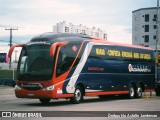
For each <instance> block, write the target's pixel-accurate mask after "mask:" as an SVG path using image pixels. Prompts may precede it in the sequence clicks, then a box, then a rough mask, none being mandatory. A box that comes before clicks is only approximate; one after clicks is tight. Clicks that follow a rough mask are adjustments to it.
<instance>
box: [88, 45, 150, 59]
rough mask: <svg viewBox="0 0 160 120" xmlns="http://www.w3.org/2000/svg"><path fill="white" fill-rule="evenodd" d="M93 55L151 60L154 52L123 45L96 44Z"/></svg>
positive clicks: (108, 57) (102, 57)
mask: <svg viewBox="0 0 160 120" xmlns="http://www.w3.org/2000/svg"><path fill="white" fill-rule="evenodd" d="M92 50H93V51H94V52H91V54H92V55H91V56H96V57H99V58H101V59H120V60H140V61H144V60H145V61H151V59H152V52H151V51H149V50H143V49H137V48H127V47H121V46H115V47H114V46H98V45H97V46H94V47H93V49H92Z"/></svg>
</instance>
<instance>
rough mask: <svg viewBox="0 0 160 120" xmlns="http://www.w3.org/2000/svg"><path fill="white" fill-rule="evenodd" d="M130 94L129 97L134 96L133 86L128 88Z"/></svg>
mask: <svg viewBox="0 0 160 120" xmlns="http://www.w3.org/2000/svg"><path fill="white" fill-rule="evenodd" d="M130 96H131V97H133V96H134V88H133V87H131V88H130Z"/></svg>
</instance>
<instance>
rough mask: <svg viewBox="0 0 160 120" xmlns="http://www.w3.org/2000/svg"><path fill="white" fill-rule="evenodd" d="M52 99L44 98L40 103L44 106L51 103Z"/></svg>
mask: <svg viewBox="0 0 160 120" xmlns="http://www.w3.org/2000/svg"><path fill="white" fill-rule="evenodd" d="M50 100H51V99H44V98H40V99H39V101H40V102H41V103H42V104H48V103H49V102H50Z"/></svg>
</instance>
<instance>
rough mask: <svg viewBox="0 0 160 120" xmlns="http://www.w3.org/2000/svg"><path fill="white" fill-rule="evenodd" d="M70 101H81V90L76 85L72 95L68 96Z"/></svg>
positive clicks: (75, 102)
mask: <svg viewBox="0 0 160 120" xmlns="http://www.w3.org/2000/svg"><path fill="white" fill-rule="evenodd" d="M70 101H71V103H73V104H79V103H80V102H82V101H83V92H82V89H81V87H80V86H77V87H76V89H75V91H74V97H72V98H70Z"/></svg>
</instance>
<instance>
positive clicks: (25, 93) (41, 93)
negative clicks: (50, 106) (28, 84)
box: [15, 85, 54, 98]
mask: <svg viewBox="0 0 160 120" xmlns="http://www.w3.org/2000/svg"><path fill="white" fill-rule="evenodd" d="M15 95H16V97H17V98H54V86H53V85H52V86H49V87H46V88H44V89H40V90H26V89H23V88H21V87H19V86H17V85H16V86H15Z"/></svg>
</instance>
